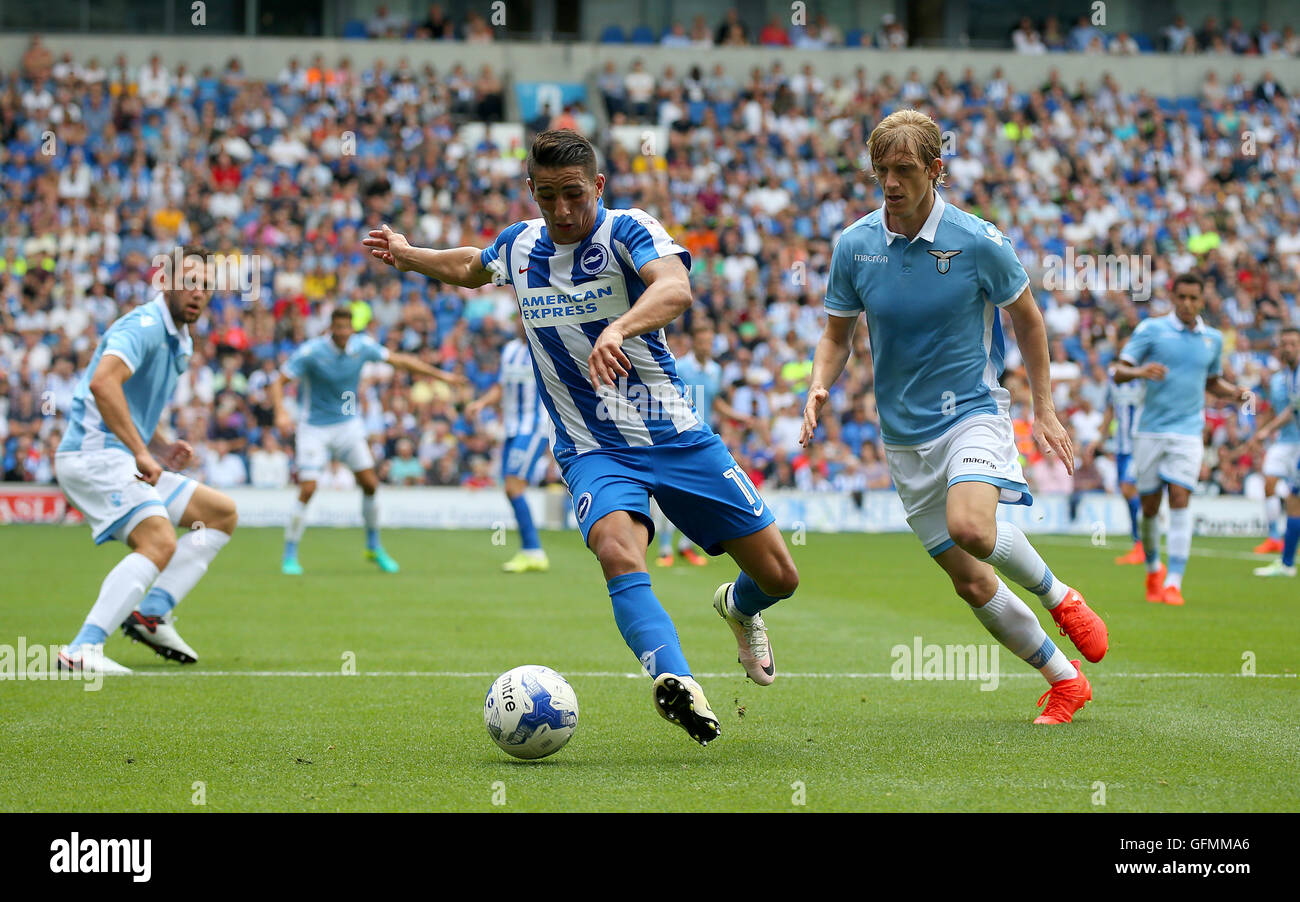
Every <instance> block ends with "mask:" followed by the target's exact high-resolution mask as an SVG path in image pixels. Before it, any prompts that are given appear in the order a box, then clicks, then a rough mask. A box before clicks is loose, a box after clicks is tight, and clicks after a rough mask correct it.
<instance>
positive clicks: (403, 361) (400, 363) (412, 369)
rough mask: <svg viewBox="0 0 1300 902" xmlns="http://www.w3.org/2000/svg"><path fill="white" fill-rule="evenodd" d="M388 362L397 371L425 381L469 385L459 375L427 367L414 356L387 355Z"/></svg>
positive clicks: (427, 365) (467, 381)
mask: <svg viewBox="0 0 1300 902" xmlns="http://www.w3.org/2000/svg"><path fill="white" fill-rule="evenodd" d="M388 362H389V363H391V364H392V365H393V366H394V367H396V368H397V369H399V370H406V371H407V372H408V373H415V374H416V375H419V376H424V377H425V378H426V379H436V380H438V381H439V382H446V383H447V384H449V385H467V384H468V383H469V380H468V379H466V378H465V377H464V376H462V375H460V373H451V372H448V371H447V370H440V369H438V368H437V367H436V366H429V364H427V363H425V362H424V361H423V360H421V359H420V358H419V357H416V356H415V355H414V354H401V353H398V354H389V355H388Z"/></svg>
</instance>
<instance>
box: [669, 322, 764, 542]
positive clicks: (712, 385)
mask: <svg viewBox="0 0 1300 902" xmlns="http://www.w3.org/2000/svg"><path fill="white" fill-rule="evenodd" d="M715 334H716V333H715V331H714V329H713V323H711V322H709V321H708V319H706V318H705V317H703V316H698V317H696V319H695V323H694V325H693V326H692V328H691V352H690V353H689V354H687V355H686V356H685V357H683V358H681V359H680V360H678V361H677V375H678V376H679V377H680V378H681V380H682V384H683V385H685V386H686V388H687V391H688V392H689V394H690V399H691V402H692V403H693V404H694V405H695V412H696V413H697V414H699V415H700V417H701V418H702V419H704V420H705V421H706V422H707V423H708V424H709V425H710V426H716V425H717V422H718V417H720V416H723V417H730V418H731V419H734V420H738V421H740V422H742V423H744V424H745V425H747V426H752V425H753V418H752V417H747V416H745V415H744V414H742V413H741V412H740V411H738V410H736V409H735V408H734V407H732V406H731V405H730V404H728V403H727V401H726V399H725V398H723V397H722V365H721V364H720V363H718V361H716V360H714V359H713V338H714V335H715ZM651 510H652V512H653V514H654V521H655V531H656V532H657V533H658V534H659V557H658V559H657V561H656V563H658V565H659V566H660V567H671V566H672V565H673V562H674V560H675V558H674V555H673V533H674V532H675V531H676V530H677V527H675V526H673V524H672V522H671V521H670V520H669V519H668V518H667V517H666V516H664V512H663V511H662V510H661V509H660V507H659V505H658V503H657V502H656V503H652V505H651ZM677 553H678V554H680V555H681V556H682V558H683V559H684V560H685V561H687V563H690V564H694V565H695V566H697V567H703V566H704V565H706V564H708V562H709V560H708V558H706V557H704V556H703V555H701V554H700V553H699V552H698V551H696V549H695V545H694V544H692V543H691V541H690V539H688V538H686V536H684V535H683V536H682V538H681V541H679V542H678V543H677Z"/></svg>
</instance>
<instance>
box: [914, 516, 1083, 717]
mask: <svg viewBox="0 0 1300 902" xmlns="http://www.w3.org/2000/svg"><path fill="white" fill-rule="evenodd" d="M954 540H955V539H954ZM934 562H935V563H936V564H938V565H939V566H940V567H942V568H943V569H944V572H946V573H947V574H948V577H949V578H950V579H951V580H952V586H953V589H954V590H955V591H956V592H957V595H958V596H959V597H960V598H961V599H962V600H963V601H965V602H966V603H967V604H968V605H970V607H971V610H972V612H973V613H974V614H975V617H976V618H977V619H978V620H979V622H980V623H982V624H984V628H985V629H986V630H988V631H989V633H990V634H992V636H993V638H995V639H997V640H998V641H999V642H1000V643H1002V645H1003V646H1004V647H1006V648H1007V649H1008V650H1009V651H1010V652H1012V654H1014V655H1015V656H1016V657H1018V658H1020V659H1021V660H1023V661H1024V662H1025V663H1027V664H1028V665H1029V666H1030V667H1033V668H1034V669H1036V670H1037V671H1038V672H1039V673H1041V674H1042V675H1043V678H1044V679H1046V680H1047V682H1048V684H1049V685H1048V690H1047V693H1046V694H1045V695H1044V696H1043V698H1040V699H1039V700H1038V703H1039V705H1042V704H1043V701H1044V699H1047V698H1048V697H1049V696H1050V697H1051V701H1050V702H1049V704H1048V705H1047V708H1046V709H1045V710H1044V711H1043V713H1042V714H1041V715H1039V717H1038V718H1036V719H1035V720H1034V723H1069V722H1070V719H1071V718H1072V717H1073V715H1074V713H1075V712H1076V711H1078V710H1079V709H1080V708H1082V707H1083V706H1084V704H1086V703H1087V702H1088V701H1089V700H1091V698H1092V687H1091V685H1089V683H1088V679H1087V677H1085V676H1084V675H1083V669H1082V668H1081V667H1080V666H1079V662H1078V661H1070V660H1068V659H1067V658H1066V657H1065V654H1064V652H1062V651H1061V650H1060V649H1059V648H1057V647H1056V643H1054V642H1053V641H1052V640H1051V639H1050V638H1049V637H1048V635H1047V631H1046V630H1044V629H1043V626H1042V624H1041V623H1039V622H1038V618H1037V617H1036V616H1035V615H1034V612H1033V611H1032V610H1030V608H1029V605H1027V604H1025V603H1024V602H1023V601H1021V600H1020V598H1019V597H1018V596H1017V595H1016V594H1015V593H1014V592H1012V591H1011V590H1010V589H1008V588H1007V586H1006V584H1005V583H1004V582H1002V580H1001V579H999V578H998V575H997V573H996V571H994V569H993V567H992V566H990V565H989V564H986V563H985V562H984V561H981V560H978V559H977V558H975V557H973V556H972V555H971V554H970V553H969V552H967V551H966V550H964V549H963V548H962V547H961V546H960V545H953V546H952V547H950V548H948V549H947V550H945V551H943V552H940V553H939V554H938V555H936V556H935V558H934Z"/></svg>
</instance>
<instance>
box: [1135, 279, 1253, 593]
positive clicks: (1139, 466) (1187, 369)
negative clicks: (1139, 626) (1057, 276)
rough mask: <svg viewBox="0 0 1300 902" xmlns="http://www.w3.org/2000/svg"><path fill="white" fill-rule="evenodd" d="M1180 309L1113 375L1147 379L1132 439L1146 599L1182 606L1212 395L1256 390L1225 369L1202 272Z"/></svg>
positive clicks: (1139, 335) (1185, 283)
mask: <svg viewBox="0 0 1300 902" xmlns="http://www.w3.org/2000/svg"><path fill="white" fill-rule="evenodd" d="M1173 295H1174V298H1173V300H1174V311H1173V312H1172V313H1169V314H1167V315H1165V316H1156V317H1151V318H1149V319H1145V320H1143V321H1142V322H1141V323H1140V324H1139V325H1138V327H1137V328H1136V329H1134V330H1133V335H1132V336H1131V337H1130V338H1129V340H1128V343H1127V344H1125V345H1124V350H1122V351H1121V352H1120V355H1119V358H1118V362H1116V363H1115V364H1114V365H1113V366H1112V369H1111V372H1112V375H1113V378H1114V380H1115V382H1116V384H1123V383H1125V382H1130V381H1132V380H1134V379H1144V380H1146V399H1145V402H1144V404H1143V407H1142V419H1141V421H1140V422H1139V423H1138V426H1137V431H1136V432H1135V433H1134V441H1133V464H1134V468H1135V470H1136V476H1137V490H1138V493H1139V494H1140V495H1141V496H1142V549H1143V551H1144V553H1145V554H1146V568H1147V580H1146V583H1147V585H1146V595H1147V601H1150V602H1164V603H1165V604H1171V605H1181V604H1183V602H1184V599H1183V588H1182V587H1183V574H1184V573H1185V572H1186V570H1187V557H1188V555H1189V554H1190V553H1191V549H1192V516H1191V511H1189V510H1188V509H1187V505H1188V503H1189V502H1190V501H1191V498H1192V492H1193V491H1194V490H1195V489H1196V483H1197V481H1198V480H1199V479H1200V477H1201V458H1202V457H1203V456H1204V453H1205V445H1204V438H1203V433H1204V431H1205V393H1206V392H1207V391H1208V392H1210V393H1211V394H1213V395H1214V396H1215V397H1219V398H1231V399H1233V400H1245V399H1246V398H1247V397H1248V396H1249V392H1247V391H1246V390H1245V389H1243V388H1241V387H1239V386H1237V385H1233V384H1232V383H1231V382H1228V381H1227V380H1226V379H1224V378H1223V376H1222V375H1221V373H1222V371H1223V362H1222V358H1223V334H1222V333H1221V332H1219V330H1218V329H1214V328H1211V327H1210V326H1207V325H1206V324H1205V322H1204V321H1203V320H1202V319H1201V310H1202V309H1203V308H1204V307H1205V282H1204V280H1203V279H1202V278H1201V277H1200V276H1198V275H1196V274H1195V273H1183V274H1181V275H1178V276H1175V277H1174V284H1173ZM1166 489H1167V490H1168V492H1169V548H1168V552H1169V553H1168V557H1169V566H1168V567H1166V566H1165V565H1163V564H1161V563H1160V519H1159V517H1160V503H1161V501H1162V500H1163V496H1164V492H1165V491H1166Z"/></svg>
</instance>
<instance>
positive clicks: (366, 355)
mask: <svg viewBox="0 0 1300 902" xmlns="http://www.w3.org/2000/svg"><path fill="white" fill-rule="evenodd" d="M372 361H386V362H387V363H389V364H391V365H392V366H393V367H395V368H396V369H400V370H406V371H407V372H410V373H415V374H416V375H419V376H425V377H426V378H429V379H437V380H440V381H442V382H449V383H453V384H463V383H464V382H465V378H464V377H463V376H459V375H455V374H452V373H446V372H443V371H442V370H440V369H437V368H436V367H432V366H429V365H428V364H427V363H425V362H424V361H422V360H420V359H419V358H418V357H415V356H413V355H411V354H393V353H390V352H389V350H388V349H387V348H385V347H384V346H383V345H381V344H379V343H378V342H377V341H375V340H374V339H373V338H371V337H370V336H369V335H367V334H365V333H364V332H356V331H355V330H354V329H353V326H352V311H351V309H350V308H349V307H348V306H346V305H339V306H338V307H335V308H334V312H333V313H332V314H331V316H330V332H329V334H328V335H321V336H319V337H317V338H313V339H311V340H309V341H305V342H303V344H302V345H301V346H300V347H299V348H298V350H296V351H294V353H293V356H291V357H290V358H289V359H288V360H287V361H286V362H285V364H284V366H283V367H282V368H281V370H280V372H279V373H278V374H277V375H276V378H275V379H273V380H271V382H270V383H269V384H268V386H267V389H268V391H269V393H270V396H271V403H272V405H273V406H274V408H275V426H276V429H278V430H279V431H280V435H281V436H283V437H287V436H289V435H290V434H291V433H293V432H294V424H293V418H292V417H291V416H290V415H289V411H288V409H287V408H286V407H285V404H284V383H285V382H286V381H287V380H290V379H297V380H299V381H300V384H301V389H300V391H299V396H298V405H299V411H298V413H299V422H298V428H297V434H296V436H295V439H296V441H295V443H296V454H295V457H296V463H297V468H298V501H297V503H296V504H295V505H294V508H293V513H292V515H291V516H290V519H289V525H288V527H286V529H285V531H284V557H283V559H282V561H281V563H280V572H281V573H284V574H287V575H289V576H300V575H302V572H303V570H302V565H301V564H300V563H298V543H299V542H300V541H301V540H302V534H303V531H304V530H305V529H306V524H307V503H308V502H309V501H311V496H312V495H313V494H315V492H316V483H317V481H318V480H319V479H320V478H321V475H322V473H324V471H325V468H326V467H327V466H328V465H329V463H330V461H331V460H339V461H342V462H343V464H344V466H346V467H347V468H348V469H349V470H351V471H352V472H353V474H354V475H355V476H356V480H357V484H358V485H360V486H361V493H362V494H361V518H362V520H363V521H364V522H365V527H366V551H365V557H366V559H367V560H371V561H374V562H375V563H376V564H378V565H379V569H380V570H383V571H384V572H385V573H397V572H398V570H400V569H401V568H400V567H399V566H398V564H397V561H395V560H393V559H392V557H391V556H389V554H388V552H386V551H385V550H384V547H383V546H382V545H381V544H380V543H379V505H378V502H377V500H376V498H375V492H376V491H377V490H378V488H379V477H378V476H376V475H375V459H374V457H373V456H372V455H371V453H370V446H369V445H368V444H367V443H366V432H365V428H364V427H363V426H362V423H361V397H360V395H359V393H358V389H359V386H360V383H361V369H362V367H364V366H365V365H366V364H367V363H370V362H372Z"/></svg>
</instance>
